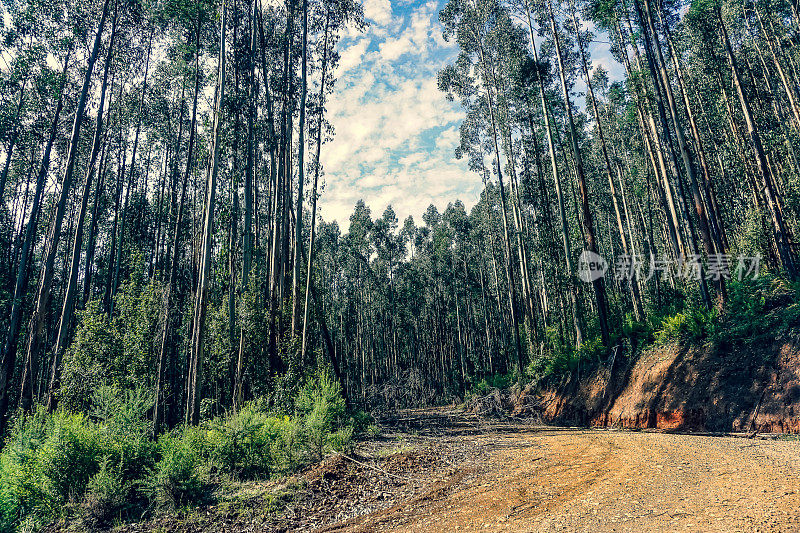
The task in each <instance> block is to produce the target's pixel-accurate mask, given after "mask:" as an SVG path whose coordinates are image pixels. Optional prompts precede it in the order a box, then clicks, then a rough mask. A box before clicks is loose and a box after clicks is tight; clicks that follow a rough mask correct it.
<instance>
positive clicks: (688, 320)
mask: <svg viewBox="0 0 800 533" xmlns="http://www.w3.org/2000/svg"><path fill="white" fill-rule="evenodd" d="M717 318H718V317H717V310H716V309H713V308H712V309H704V308H702V307H699V306H690V307H688V308H686V309H684V310H683V311H680V312H678V313H675V314H674V315H669V316H667V317H665V318H664V319H663V321H662V323H661V327H660V328H659V329H658V330H657V331H656V332H655V342H656V344H658V345H663V344H667V343H669V342H670V341H688V342H694V343H696V342H700V341H702V340H703V339H707V338H710V337H712V336H713V335H714V333H715V331H716V328H717Z"/></svg>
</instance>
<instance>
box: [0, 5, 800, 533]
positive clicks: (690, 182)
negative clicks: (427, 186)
mask: <svg viewBox="0 0 800 533" xmlns="http://www.w3.org/2000/svg"><path fill="white" fill-rule="evenodd" d="M1 5H2V13H3V17H4V18H3V26H2V29H0V43H1V44H0V58H2V62H0V146H2V150H1V151H0V172H2V174H0V241H2V247H0V350H1V352H0V437H2V438H3V439H4V447H3V451H2V454H0V486H2V488H0V529H3V530H6V529H7V530H14V529H16V528H17V527H22V526H21V524H22V525H25V524H27V525H28V527H34V528H35V527H37V525H41V524H46V523H49V522H51V521H53V520H56V519H59V518H65V517H69V516H74V515H75V514H76V513H81V512H88V513H90V514H92V516H94V517H95V518H97V520H101V519H102V517H104V516H105V517H106V519H107V517H108V516H110V515H116V516H120V515H121V514H122V515H125V513H128V514H127V515H126V516H133V514H135V513H136V512H139V511H137V509H139V510H140V509H142V508H151V507H152V506H153V505H155V506H169V505H171V506H173V507H174V506H180V505H184V504H186V502H188V501H191V500H192V498H196V497H197V496H196V494H198V493H199V492H198V491H199V488H198V487H199V486H200V485H202V483H203V479H206V478H208V476H217V475H229V476H234V477H237V478H249V479H254V478H258V477H263V476H270V475H277V474H280V473H287V472H291V471H294V470H296V469H297V468H299V467H300V466H301V465H303V464H308V462H310V461H313V460H315V458H318V457H322V456H323V455H324V454H325V453H326V452H327V451H330V450H336V449H343V448H344V449H346V448H347V447H348V446H351V443H352V441H353V439H357V438H358V436H359V435H360V434H363V433H369V432H370V431H372V429H371V428H372V427H373V426H372V425H371V424H370V422H369V420H370V416H369V415H368V414H366V413H379V412H386V411H391V410H394V409H400V408H408V407H418V406H431V405H441V404H448V403H452V402H460V401H464V400H465V399H466V398H468V397H470V395H473V396H474V395H475V394H478V393H480V392H481V391H486V390H488V389H489V388H492V387H510V386H513V385H514V384H516V386H517V387H522V386H526V385H527V386H533V387H535V386H540V385H546V384H552V383H558V382H561V381H563V380H565V379H569V378H570V377H571V376H580V375H581V374H582V373H584V374H585V373H587V372H590V371H592V369H594V368H597V367H601V366H603V365H610V364H614V363H613V361H614V360H615V359H616V360H617V361H619V360H621V359H623V358H633V357H635V355H636V354H637V353H638V351H639V350H641V348H642V347H643V346H646V345H648V344H652V343H654V342H658V341H659V340H660V339H664V338H666V337H668V336H670V335H672V336H675V337H680V336H682V337H683V338H690V339H702V338H705V337H711V336H714V335H717V336H719V335H722V333H721V332H720V331H719V328H718V327H717V325H718V324H719V322H720V321H721V320H722V319H723V318H724V317H728V318H727V319H728V320H734V321H738V322H736V323H737V324H738V329H736V328H734V329H735V330H731V331H729V332H727V333H725V335H729V337H728V340H729V342H735V341H736V338H744V337H748V336H749V337H752V336H754V335H763V334H768V332H769V331H771V330H772V329H771V328H776V327H779V326H781V327H783V326H787V325H792V324H795V323H796V322H797V320H798V318H800V311H798V310H797V304H796V301H797V298H796V296H797V290H799V289H800V285H798V284H797V282H796V280H797V277H798V274H800V263H798V261H800V258H799V257H798V255H797V251H798V247H797V244H798V243H797V241H795V235H797V233H798V231H800V227H798V223H799V222H800V218H799V217H798V214H800V213H799V210H800V163H798V154H797V152H798V150H800V14H798V5H797V3H796V2H795V1H794V0H743V1H741V2H738V1H733V0H691V1H690V2H689V1H681V0H562V1H559V2H553V1H552V0H447V1H446V2H443V3H441V5H440V9H441V10H440V12H439V22H440V24H441V30H442V32H443V35H442V36H443V38H444V40H445V41H447V42H449V43H454V44H455V45H457V47H458V53H457V57H455V58H454V59H453V61H451V62H450V63H449V64H448V65H447V66H445V67H444V68H443V69H441V70H440V71H439V74H438V80H437V81H438V87H439V90H440V91H441V92H442V94H443V95H444V96H446V98H447V99H448V100H450V101H453V102H456V103H458V105H459V106H460V108H461V109H463V112H464V114H465V118H464V120H463V123H462V124H461V126H460V140H459V145H458V148H457V149H456V151H455V153H454V154H453V157H454V158H458V159H462V160H465V161H467V163H468V165H469V169H470V170H471V171H472V172H473V175H474V179H475V180H476V181H477V182H479V183H481V184H482V192H481V194H480V198H478V199H476V201H474V202H472V201H470V202H467V204H465V203H464V202H463V201H461V200H458V199H456V198H453V199H452V202H451V203H450V204H449V205H447V207H446V208H445V209H443V210H440V209H437V208H436V207H435V206H434V205H431V206H430V207H428V209H427V211H426V212H425V214H424V215H423V216H422V219H421V220H414V218H413V217H411V216H409V217H408V218H406V219H405V220H402V221H400V220H399V219H398V216H397V215H396V213H395V211H394V210H393V209H392V207H391V206H389V207H387V208H386V209H385V211H383V212H382V213H373V212H372V211H371V209H370V207H369V205H370V199H369V198H365V199H364V200H362V201H360V202H358V203H357V204H356V205H355V207H354V210H353V212H352V215H351V216H350V219H349V228H342V227H340V225H339V224H338V223H337V222H335V221H333V220H330V221H328V220H324V219H323V218H322V217H321V216H320V213H319V206H320V205H322V204H324V202H325V195H324V185H325V180H326V174H325V156H326V154H325V152H326V145H327V144H328V143H329V142H330V141H331V139H333V137H334V136H335V134H336V131H335V130H334V128H333V125H332V124H331V123H330V122H329V121H328V118H327V116H326V105H327V102H328V101H329V99H330V98H332V97H335V95H336V91H337V86H336V74H337V64H338V61H339V58H340V53H341V52H342V48H341V45H340V41H341V39H342V37H343V35H345V34H347V33H348V32H359V31H363V30H364V29H365V28H366V27H367V25H368V24H369V22H368V21H367V20H366V19H365V16H364V9H363V6H362V5H361V4H360V3H358V2H356V1H355V0H285V1H278V0H196V1H189V0H88V1H86V2H76V1H73V0H3V2H2V4H1ZM597 40H602V41H607V42H609V43H610V46H611V52H612V54H613V57H614V59H615V60H616V61H617V63H619V64H620V65H622V66H623V67H624V73H625V75H624V79H622V80H617V81H614V80H612V79H610V77H609V75H608V71H607V70H606V69H605V68H604V67H603V66H602V65H600V64H599V63H597V62H593V59H592V56H591V48H592V46H591V45H592V43H593V42H596V41H597ZM339 127H340V128H341V126H339ZM422 192H424V191H422ZM465 200H466V199H465ZM467 205H471V207H467ZM589 252H591V253H592V254H597V256H600V257H601V258H603V260H604V261H605V262H604V263H603V266H602V268H603V269H605V270H604V273H605V275H599V276H598V275H594V274H596V272H595V271H593V270H592V268H594V267H596V266H597V265H596V264H592V263H591V261H592V258H594V257H597V256H595V255H591V254H588V253H589ZM587 254H588V255H587ZM587 258H588V259H587ZM587 269H589V270H587ZM584 275H588V277H585V276H584ZM776 293H780V294H783V295H789V296H788V298H789V300H790V301H791V302H795V303H792V304H791V305H789V306H788V307H786V309H784V310H782V311H781V313H780V314H779V315H770V318H769V319H766V318H764V313H763V310H764V307H763V306H764V299H765V298H766V297H769V296H770V295H772V296H774V295H775V294H776ZM759 306H761V307H759ZM731 317H732V318H731ZM737 336H738V337H737ZM734 337H736V338H734ZM731 339H733V340H731ZM248 432H249V433H248ZM65 443H66V444H65ZM200 465H205V466H204V468H205V470H203V468H200ZM209 465H210V466H209ZM204 476H205V477H204ZM114 487H125V489H124V491H122V492H123V496H120V495H119V494H115V490H114ZM82 498H83V499H82ZM76 502H77V503H76ZM148 502H150V503H148ZM153 502H155V503H153ZM86 509H89V510H88V511H86Z"/></svg>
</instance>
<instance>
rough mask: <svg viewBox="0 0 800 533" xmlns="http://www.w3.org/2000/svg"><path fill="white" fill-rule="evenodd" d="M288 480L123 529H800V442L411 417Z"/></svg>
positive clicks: (233, 491) (233, 490) (251, 532)
mask: <svg viewBox="0 0 800 533" xmlns="http://www.w3.org/2000/svg"><path fill="white" fill-rule="evenodd" d="M382 427H383V431H382V432H381V435H380V436H378V437H377V438H375V439H373V440H369V441H366V442H361V443H359V444H358V445H357V447H356V449H355V450H353V451H352V452H351V453H350V454H348V455H335V456H331V457H329V458H328V459H326V460H325V461H323V462H322V463H320V464H317V465H314V466H312V467H310V468H309V469H307V470H306V471H304V472H302V473H300V474H298V475H297V476H293V477H292V478H289V479H286V480H282V481H280V480H273V481H263V482H246V483H238V484H237V483H231V484H226V485H223V486H220V487H219V490H218V493H217V494H216V497H215V498H214V500H215V503H212V504H210V505H208V506H205V507H202V506H201V507H199V508H196V509H194V510H192V511H190V512H188V514H185V515H183V514H181V515H167V516H159V517H154V518H152V519H150V520H146V521H144V522H140V523H136V524H130V525H128V526H125V527H122V528H121V529H119V531H125V532H128V533H145V532H146V533H152V532H155V531H158V532H162V533H163V532H168V533H177V532H182V533H185V532H193V533H194V532H197V533H199V532H203V533H205V532H215V533H216V532H219V531H226V532H240V533H255V532H258V533H261V532H265V531H268V532H276V533H277V532H280V533H283V532H287V531H316V532H320V533H322V532H326V531H328V532H333V531H336V532H348V533H357V532H358V533H363V532H385V531H393V532H424V533H433V532H447V533H451V532H473V531H474V532H500V531H514V532H517V531H521V532H526V531H530V532H550V531H568V532H580V531H591V532H593V533H595V532H611V531H614V532H625V531H631V532H634V531H635V532H651V531H652V532H655V531H658V532H660V531H670V532H672V531H692V532H698V531H699V532H706V531H719V532H732V531H742V532H753V531H762V532H779V531H780V532H800V440H799V439H797V438H794V439H789V438H784V439H769V440H762V439H760V438H758V437H756V438H736V437H731V436H727V437H711V436H698V435H679V434H665V433H650V432H630V431H609V430H588V429H575V428H556V427H547V426H537V425H535V424H532V423H528V422H523V421H510V420H509V421H497V420H479V419H477V418H476V417H474V416H468V415H465V414H464V413H461V412H459V411H457V410H448V409H435V410H434V409H431V410H420V411H404V412H402V413H399V414H397V415H395V416H393V417H392V418H391V419H388V420H384V421H383V422H382Z"/></svg>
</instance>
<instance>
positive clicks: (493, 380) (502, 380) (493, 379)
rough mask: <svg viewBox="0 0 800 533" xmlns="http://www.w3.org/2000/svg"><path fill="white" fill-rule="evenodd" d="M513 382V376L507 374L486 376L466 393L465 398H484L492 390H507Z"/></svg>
mask: <svg viewBox="0 0 800 533" xmlns="http://www.w3.org/2000/svg"><path fill="white" fill-rule="evenodd" d="M513 382H514V376H513V374H511V373H508V374H494V375H491V376H486V377H485V378H483V379H482V380H480V381H478V382H477V383H475V384H474V385H473V386H472V387H471V388H470V389H469V391H467V398H466V399H470V398H474V397H476V396H486V395H487V394H489V393H490V392H491V391H493V390H494V389H505V388H508V387H509V386H510V385H511V384H512V383H513Z"/></svg>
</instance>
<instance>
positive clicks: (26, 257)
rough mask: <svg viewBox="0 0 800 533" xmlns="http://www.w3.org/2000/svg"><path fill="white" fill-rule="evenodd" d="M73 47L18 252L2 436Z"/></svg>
mask: <svg viewBox="0 0 800 533" xmlns="http://www.w3.org/2000/svg"><path fill="white" fill-rule="evenodd" d="M73 47H74V43H72V44H70V46H69V48H68V49H67V53H66V56H65V57H64V68H63V70H62V72H61V87H60V89H59V97H58V103H57V104H56V109H55V113H54V114H53V122H52V124H51V126H50V134H49V136H48V138H47V144H45V147H44V151H43V153H42V164H41V167H40V168H39V173H38V174H37V175H36V189H35V191H34V193H33V202H32V204H31V211H30V215H28V222H27V224H26V226H25V237H24V241H23V244H22V249H21V251H20V254H19V265H18V266H17V276H16V282H15V284H14V288H13V292H12V294H13V299H12V301H11V312H10V317H9V323H8V329H7V333H6V337H5V339H4V343H3V353H2V359H0V436H2V435H3V434H4V432H5V428H6V413H7V411H8V403H9V402H8V399H9V394H10V393H11V378H12V374H13V372H14V363H15V362H16V357H17V349H18V345H19V334H20V328H21V326H22V309H23V307H24V306H25V298H26V295H27V292H28V276H29V274H30V266H29V263H30V261H31V260H32V255H33V247H34V244H35V240H36V230H37V228H38V224H39V216H40V211H41V203H42V196H43V195H44V187H45V184H46V181H47V174H48V172H49V170H50V153H51V151H52V148H53V143H54V142H55V139H56V134H57V133H58V121H59V118H60V117H61V110H62V109H63V107H64V96H65V95H64V88H65V87H66V84H67V72H68V69H69V60H70V57H71V56H72V51H73ZM23 371H24V370H23ZM23 380H24V378H23Z"/></svg>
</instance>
